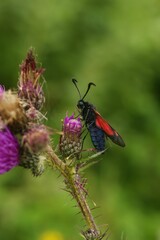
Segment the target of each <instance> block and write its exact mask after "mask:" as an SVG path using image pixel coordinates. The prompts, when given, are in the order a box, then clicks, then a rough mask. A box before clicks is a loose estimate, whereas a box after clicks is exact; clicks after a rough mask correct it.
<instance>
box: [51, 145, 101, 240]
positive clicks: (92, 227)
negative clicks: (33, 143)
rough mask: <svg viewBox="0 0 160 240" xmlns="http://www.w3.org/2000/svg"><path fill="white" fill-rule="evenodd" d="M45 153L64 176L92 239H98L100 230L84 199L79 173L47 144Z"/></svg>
mask: <svg viewBox="0 0 160 240" xmlns="http://www.w3.org/2000/svg"><path fill="white" fill-rule="evenodd" d="M47 153H48V155H49V157H50V158H51V160H52V162H53V164H54V166H55V167H56V168H57V169H58V170H59V171H60V172H61V174H62V175H63V176H64V178H65V183H66V186H67V189H69V192H70V193H71V195H72V196H73V197H74V199H75V200H76V202H77V204H78V206H79V208H80V211H81V213H82V215H83V217H84V219H85V221H86V224H87V226H88V230H89V231H92V232H94V236H95V238H94V239H99V236H100V231H99V229H98V227H97V225H96V223H95V221H94V218H93V216H92V213H91V210H90V207H89V205H88V203H87V200H86V195H87V194H86V192H85V189H84V188H83V185H84V184H83V182H82V180H81V177H80V175H79V174H78V173H77V171H76V167H71V166H68V165H67V164H66V163H64V162H63V161H62V160H61V159H60V158H59V157H58V156H57V155H56V154H55V153H54V151H53V149H52V148H51V147H50V146H49V147H48V149H47Z"/></svg>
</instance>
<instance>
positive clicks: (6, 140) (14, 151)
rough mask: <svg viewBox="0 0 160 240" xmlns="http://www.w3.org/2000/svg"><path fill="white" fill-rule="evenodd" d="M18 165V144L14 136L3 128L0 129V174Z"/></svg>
mask: <svg viewBox="0 0 160 240" xmlns="http://www.w3.org/2000/svg"><path fill="white" fill-rule="evenodd" d="M18 164H19V144H18V141H17V139H16V138H15V136H14V135H13V134H12V133H11V132H10V130H9V129H8V128H7V127H5V128H4V129H0V174H3V173H5V172H8V171H9V170H11V169H12V168H13V167H15V166H17V165H18Z"/></svg>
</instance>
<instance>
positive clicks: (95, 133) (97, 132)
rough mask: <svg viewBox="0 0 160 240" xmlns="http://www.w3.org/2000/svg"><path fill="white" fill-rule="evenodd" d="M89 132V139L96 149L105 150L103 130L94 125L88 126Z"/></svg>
mask: <svg viewBox="0 0 160 240" xmlns="http://www.w3.org/2000/svg"><path fill="white" fill-rule="evenodd" d="M88 130H89V132H90V136H91V140H92V143H93V145H94V147H95V148H96V150H97V151H103V150H105V133H104V131H103V130H101V129H100V128H98V127H97V126H95V125H91V126H89V127H88Z"/></svg>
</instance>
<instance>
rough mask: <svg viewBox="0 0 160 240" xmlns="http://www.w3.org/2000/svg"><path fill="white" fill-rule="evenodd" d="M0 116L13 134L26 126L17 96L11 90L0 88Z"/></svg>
mask: <svg viewBox="0 0 160 240" xmlns="http://www.w3.org/2000/svg"><path fill="white" fill-rule="evenodd" d="M0 116H1V119H2V121H3V122H4V123H5V125H6V126H9V128H10V129H12V130H13V132H17V131H19V130H20V129H22V128H23V127H24V126H25V124H26V115H25V113H24V110H23V108H22V106H21V103H20V100H19V98H18V97H17V95H16V94H15V93H14V92H12V91H11V90H8V91H5V90H4V88H3V87H0Z"/></svg>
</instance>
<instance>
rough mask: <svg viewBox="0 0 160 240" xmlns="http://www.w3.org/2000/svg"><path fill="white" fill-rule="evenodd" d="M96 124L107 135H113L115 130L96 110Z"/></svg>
mask: <svg viewBox="0 0 160 240" xmlns="http://www.w3.org/2000/svg"><path fill="white" fill-rule="evenodd" d="M95 113H96V126H97V127H99V128H101V129H102V130H103V131H104V132H105V133H106V134H107V135H108V136H113V135H114V134H115V133H116V132H115V130H114V129H113V128H112V127H111V126H110V125H109V123H107V121H106V120H104V119H103V118H102V117H101V115H100V114H99V113H98V112H96V111H95Z"/></svg>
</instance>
